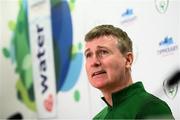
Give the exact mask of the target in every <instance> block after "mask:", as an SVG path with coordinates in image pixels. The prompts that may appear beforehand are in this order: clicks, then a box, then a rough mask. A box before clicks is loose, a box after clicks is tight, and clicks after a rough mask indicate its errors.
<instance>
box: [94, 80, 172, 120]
mask: <svg viewBox="0 0 180 120" xmlns="http://www.w3.org/2000/svg"><path fill="white" fill-rule="evenodd" d="M102 99H103V100H104V101H105V99H104V97H103V98H102ZM112 101H113V106H110V105H109V104H108V103H107V102H106V101H105V102H106V104H107V106H106V107H105V108H104V109H103V110H102V111H101V112H100V113H98V114H97V115H96V116H95V117H94V118H93V119H154V118H157V119H174V118H173V115H172V112H171V110H170V108H169V106H168V105H167V104H166V103H165V102H164V101H162V100H160V99H159V98H157V97H155V96H154V95H152V94H150V93H148V92H146V91H145V89H144V87H143V84H142V82H137V83H134V84H132V85H130V86H128V87H127V88H124V89H123V90H121V91H119V92H116V93H113V94H112Z"/></svg>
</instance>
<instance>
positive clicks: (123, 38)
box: [85, 25, 133, 54]
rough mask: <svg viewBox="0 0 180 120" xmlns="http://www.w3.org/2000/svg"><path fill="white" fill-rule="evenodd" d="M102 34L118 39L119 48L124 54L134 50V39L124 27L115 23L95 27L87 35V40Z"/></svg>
mask: <svg viewBox="0 0 180 120" xmlns="http://www.w3.org/2000/svg"><path fill="white" fill-rule="evenodd" d="M102 36H114V37H116V38H117V40H118V48H119V50H120V52H121V53H122V54H125V53H127V52H132V51H133V49H132V41H131V39H130V38H129V36H128V35H127V33H126V32H124V31H123V30H122V29H120V28H118V27H114V26H113V25H99V26H96V27H94V28H93V29H92V30H90V31H89V32H88V33H87V34H86V35H85V41H86V42H89V41H92V40H93V39H94V38H98V37H102Z"/></svg>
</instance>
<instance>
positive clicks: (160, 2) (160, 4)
mask: <svg viewBox="0 0 180 120" xmlns="http://www.w3.org/2000/svg"><path fill="white" fill-rule="evenodd" d="M155 5H156V9H157V11H158V12H159V13H165V12H166V10H167V8H168V5H169V0H155Z"/></svg>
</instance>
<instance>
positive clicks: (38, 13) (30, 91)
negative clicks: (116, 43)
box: [0, 0, 180, 119]
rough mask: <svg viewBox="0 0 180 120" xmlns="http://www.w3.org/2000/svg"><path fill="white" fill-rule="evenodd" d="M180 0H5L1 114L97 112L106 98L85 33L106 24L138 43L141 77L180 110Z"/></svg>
mask: <svg viewBox="0 0 180 120" xmlns="http://www.w3.org/2000/svg"><path fill="white" fill-rule="evenodd" d="M179 9H180V1H179V0H133V1H132V0H120V1H117V0H29V1H26V0H0V26H1V27H0V118H13V117H14V118H35V119H36V118H55V119H56V118H57V119H91V118H92V117H93V116H94V115H95V114H96V113H97V112H99V111H100V110H101V109H102V108H103V107H104V106H105V104H104V103H103V102H102V101H101V98H100V97H101V96H102V94H101V93H100V92H99V91H98V90H96V89H95V88H93V87H91V86H90V85H89V83H88V79H87V77H86V72H85V68H84V63H85V59H84V57H83V49H84V35H85V34H86V33H87V32H88V31H89V30H90V29H91V28H92V27H94V26H96V25H99V24H113V25H115V26H118V27H120V28H122V29H123V30H125V31H126V32H127V33H128V34H129V36H130V38H131V39H132V41H133V43H134V54H135V61H134V64H133V66H132V75H133V80H134V82H136V81H142V82H143V83H144V86H145V88H146V90H147V91H149V92H151V93H153V94H154V95H156V96H158V97H159V98H161V99H163V100H164V101H166V102H167V103H168V104H169V106H170V107H171V109H172V112H173V115H174V116H175V118H177V119H178V118H180V115H179V114H178V113H179V112H180V104H179V102H178V101H179V100H180V93H179V85H178V82H176V83H175V85H173V86H171V87H167V83H168V80H169V79H170V78H171V77H172V76H173V75H174V73H176V71H178V70H179V65H180V62H179V59H180V58H179V57H180V54H179V45H180V41H179V38H180V36H179V35H180V21H179V19H180V10H179Z"/></svg>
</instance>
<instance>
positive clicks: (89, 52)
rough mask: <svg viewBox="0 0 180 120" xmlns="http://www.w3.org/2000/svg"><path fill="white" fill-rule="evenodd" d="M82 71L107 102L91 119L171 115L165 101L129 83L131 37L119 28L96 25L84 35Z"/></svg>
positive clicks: (130, 79)
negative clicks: (84, 60) (84, 71)
mask: <svg viewBox="0 0 180 120" xmlns="http://www.w3.org/2000/svg"><path fill="white" fill-rule="evenodd" d="M85 42H86V43H85V52H84V54H85V58H86V65H85V66H86V72H87V76H88V79H89V82H90V83H91V85H92V86H93V87H95V88H97V89H99V90H100V91H101V92H102V94H103V96H104V97H102V99H103V100H104V101H105V103H106V104H107V106H106V107H105V108H104V109H103V110H102V111H101V112H100V113H98V114H97V115H96V116H95V117H94V119H146V118H161V119H162V118H172V119H173V115H172V113H171V110H170V108H169V107H168V105H167V104H166V103H165V102H164V101H162V100H160V99H159V98H157V97H155V96H153V95H152V94H150V93H148V92H146V91H145V89H144V87H143V84H142V82H137V83H133V81H132V77H131V65H132V63H133V52H132V51H133V50H132V41H131V40H130V38H129V37H128V35H127V34H126V32H124V31H123V30H121V29H119V28H117V27H114V26H112V25H100V26H96V27H95V28H93V29H92V30H91V31H89V32H88V33H87V34H86V36H85Z"/></svg>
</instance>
